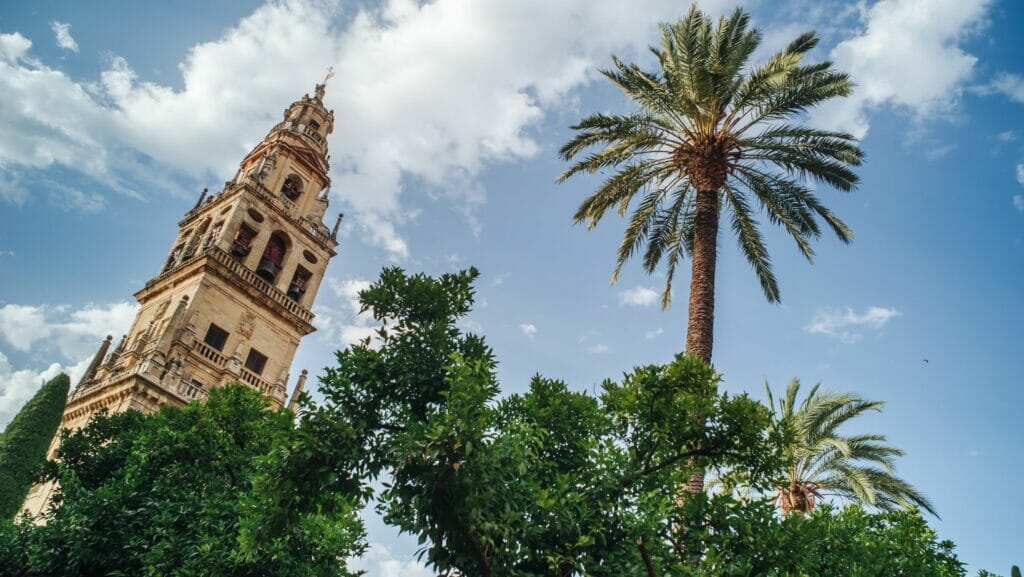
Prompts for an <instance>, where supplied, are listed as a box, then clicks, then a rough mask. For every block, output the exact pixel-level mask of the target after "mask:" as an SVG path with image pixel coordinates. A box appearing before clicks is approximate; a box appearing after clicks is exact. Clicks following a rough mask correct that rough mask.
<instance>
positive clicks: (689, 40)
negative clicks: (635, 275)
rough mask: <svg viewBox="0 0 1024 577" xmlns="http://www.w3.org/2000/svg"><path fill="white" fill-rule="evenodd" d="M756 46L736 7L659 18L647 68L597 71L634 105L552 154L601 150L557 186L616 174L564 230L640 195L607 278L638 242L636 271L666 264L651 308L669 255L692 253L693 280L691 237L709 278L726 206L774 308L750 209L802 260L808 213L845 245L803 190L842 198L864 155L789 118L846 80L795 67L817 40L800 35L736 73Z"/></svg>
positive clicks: (671, 263)
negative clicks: (825, 189)
mask: <svg viewBox="0 0 1024 577" xmlns="http://www.w3.org/2000/svg"><path fill="white" fill-rule="evenodd" d="M760 42H761V33H760V31H759V30H757V29H756V28H753V29H752V28H750V27H749V16H748V15H747V14H746V13H745V12H744V11H742V10H737V11H736V12H735V13H733V15H732V16H731V17H728V18H722V19H721V20H720V21H719V23H718V25H717V27H713V25H712V22H711V19H710V18H708V17H707V16H705V15H704V14H703V13H701V12H700V11H699V10H697V9H695V8H693V9H691V10H690V12H689V14H687V16H686V17H685V18H683V19H682V20H680V21H678V22H676V23H673V24H663V25H662V27H661V46H660V47H657V48H655V47H652V48H651V51H652V52H653V53H654V55H655V56H656V57H657V61H658V64H659V65H660V71H658V72H647V71H645V70H642V69H641V68H639V67H638V66H636V65H634V64H626V63H624V62H622V61H621V60H619V59H618V58H616V57H613V63H614V68H613V69H611V70H605V71H603V74H604V75H605V76H606V77H608V78H609V79H610V80H611V81H612V82H613V83H615V84H616V85H617V86H619V87H620V88H621V89H622V90H623V91H624V92H625V93H626V95H627V96H628V97H629V98H630V99H631V100H633V101H634V102H635V103H636V104H638V105H639V108H640V109H639V110H638V111H636V112H634V113H631V114H594V115H592V116H589V117H587V118H584V119H583V120H582V121H580V122H579V123H578V124H577V125H575V126H573V129H574V130H575V131H576V135H575V136H574V137H573V138H572V139H571V140H570V141H569V142H567V143H566V144H565V145H564V146H563V147H562V149H561V155H562V157H563V158H564V159H565V160H572V159H574V158H576V157H577V156H578V155H580V154H581V153H582V152H583V151H584V150H586V149H588V148H590V147H593V146H600V147H601V148H600V150H597V151H596V152H593V153H591V154H589V155H587V156H585V157H584V158H582V159H581V160H578V161H577V162H575V163H574V164H572V165H571V167H570V168H569V169H568V170H567V171H566V172H565V173H564V174H562V175H561V177H560V178H559V180H560V181H562V180H565V179H567V178H569V177H571V176H572V175H574V174H577V173H594V172H598V171H602V170H604V169H615V172H614V174H612V175H611V176H610V177H608V178H607V180H605V181H604V183H603V184H601V185H600V187H599V188H598V189H597V190H596V192H594V194H593V195H591V196H590V197H588V198H587V199H586V200H585V201H584V202H583V203H582V204H581V205H580V207H579V209H578V210H577V212H576V215H575V221H576V222H577V223H581V222H585V223H587V225H588V226H590V227H593V226H595V225H596V224H597V223H598V221H600V220H601V218H602V217H603V216H604V215H605V213H606V212H607V211H608V210H609V209H611V208H612V207H615V208H616V209H617V211H618V212H619V214H620V215H623V216H625V214H626V212H627V209H628V208H629V205H630V203H631V201H632V200H633V199H634V197H636V196H640V197H641V198H640V201H639V203H638V204H637V206H636V209H635V210H634V211H633V214H632V217H631V218H630V220H629V223H628V225H627V227H626V231H625V236H624V238H623V240H622V244H621V246H620V247H619V251H618V262H617V264H616V267H615V272H614V274H613V277H612V279H613V281H614V280H615V279H616V278H617V277H618V275H619V272H620V271H621V268H622V265H623V264H624V263H625V262H626V260H628V259H629V258H630V257H631V256H632V255H633V254H634V253H636V252H637V251H638V250H640V248H641V247H643V246H644V245H646V251H645V252H644V255H643V266H644V269H645V270H646V271H647V272H648V273H652V272H653V271H654V270H655V268H656V267H657V266H658V264H659V263H660V262H661V261H662V260H665V261H666V263H667V275H666V282H665V287H664V291H663V293H662V306H663V307H667V306H668V304H669V300H670V293H671V288H672V277H673V274H674V272H675V269H676V266H677V264H678V262H679V260H680V258H682V257H683V256H686V255H692V257H693V259H694V267H695V270H694V273H695V275H694V276H695V277H696V276H697V271H696V267H697V266H698V264H699V263H698V262H697V260H698V256H699V255H697V254H692V253H694V252H695V251H699V249H700V246H697V245H699V244H700V243H701V240H702V238H703V239H704V242H705V244H706V243H708V242H711V243H712V246H710V251H711V255H709V256H710V257H711V260H712V263H711V267H712V268H711V281H712V284H713V276H714V275H713V272H714V268H713V267H714V264H713V260H714V246H713V242H714V240H715V237H716V236H717V221H718V214H719V207H720V206H725V207H727V208H728V209H729V212H730V216H731V224H732V228H733V230H734V232H735V233H736V236H737V239H738V241H739V245H740V248H741V249H742V251H743V253H744V255H745V256H746V258H747V260H748V261H749V262H750V264H751V265H752V266H753V268H754V270H755V272H756V273H757V276H758V278H759V280H760V283H761V287H762V289H763V290H764V294H765V296H766V297H767V298H768V300H769V301H772V302H776V301H778V300H779V288H778V283H777V282H776V280H775V276H774V275H773V274H772V270H771V263H770V260H769V257H768V252H767V249H766V247H765V245H764V242H763V238H762V236H761V232H760V231H759V229H758V224H757V222H756V220H755V209H756V208H760V209H761V210H763V211H764V212H765V213H766V214H767V217H768V220H769V221H770V222H772V223H774V224H777V225H781V226H783V227H784V228H785V229H786V231H787V232H788V233H789V234H790V235H791V236H792V237H793V239H794V240H795V241H796V244H797V247H798V248H799V250H800V251H801V252H802V253H803V255H804V256H805V257H807V258H808V259H810V258H811V257H812V256H813V254H814V253H813V250H812V248H811V245H810V240H811V239H814V238H817V237H818V236H820V234H821V229H820V227H819V224H818V219H819V217H820V219H821V220H823V221H824V222H825V224H826V225H828V226H829V227H830V228H831V229H832V230H833V231H834V232H835V234H836V235H837V236H838V237H839V239H840V240H842V241H843V242H848V241H849V240H850V239H851V237H852V233H851V231H850V229H849V228H847V226H846V225H845V224H844V223H843V222H842V221H841V220H840V219H839V218H837V217H836V216H835V215H834V214H833V213H832V212H831V211H829V210H828V209H827V208H826V207H825V206H823V205H822V203H821V202H820V201H819V200H818V198H817V197H816V196H815V194H814V193H813V191H812V190H811V188H810V187H809V186H808V185H807V184H806V183H807V181H808V180H811V181H819V182H823V183H826V184H828V185H831V186H833V187H835V188H837V189H839V190H843V191H849V190H852V189H853V188H854V187H855V186H856V184H857V182H858V179H857V176H856V175H855V174H854V173H853V172H852V171H851V169H850V166H855V165H859V164H860V162H861V159H862V157H863V153H862V152H861V151H860V149H859V148H858V147H857V143H856V139H855V138H854V137H853V136H851V135H849V134H844V133H840V132H830V131H825V130H817V129H814V128H809V127H805V126H801V125H798V124H793V123H791V122H792V121H793V119H794V117H796V116H798V115H800V114H801V113H803V112H804V111H806V110H807V109H808V108H810V107H813V106H815V105H817V104H819V103H821V102H823V101H825V100H828V99H830V98H833V97H837V96H845V95H847V94H848V93H849V92H850V91H851V89H852V87H853V85H852V83H851V82H850V80H849V78H848V76H847V75H846V74H843V73H840V72H836V71H835V70H833V68H832V64H831V63H830V62H821V63H817V64H803V63H802V62H803V59H804V56H805V55H806V54H807V52H808V51H810V50H811V49H812V48H814V46H815V45H817V43H818V38H817V36H816V35H815V34H814V33H812V32H811V33H806V34H803V35H801V36H799V37H797V38H796V39H795V40H793V42H792V43H790V44H789V46H787V47H786V48H785V49H784V50H782V51H781V52H779V53H777V54H775V55H774V56H772V57H771V58H769V59H768V60H767V61H766V62H764V63H763V64H761V65H759V66H757V67H754V68H749V67H748V65H747V64H748V61H749V60H750V58H751V55H752V54H753V53H754V51H755V50H756V48H757V47H758V45H759V44H760ZM702 213H707V214H702ZM712 220H713V222H711V221H712ZM702 226H703V228H704V229H705V230H703V231H702V230H700V229H701V227H702ZM702 233H703V234H702ZM709 238H710V240H708V239H709ZM704 276H706V275H704ZM691 292H692V291H691ZM691 299H692V295H691ZM691 302H692V300H691Z"/></svg>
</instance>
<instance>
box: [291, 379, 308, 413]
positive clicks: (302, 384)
mask: <svg viewBox="0 0 1024 577" xmlns="http://www.w3.org/2000/svg"><path fill="white" fill-rule="evenodd" d="M308 373H309V371H307V370H306V369H302V373H300V374H299V381H298V382H297V383H295V390H293V391H292V398H291V399H290V400H289V401H288V408H289V409H291V410H293V411H294V410H296V409H297V408H298V404H299V395H301V394H302V391H303V390H304V389H305V388H306V376H307V375H308Z"/></svg>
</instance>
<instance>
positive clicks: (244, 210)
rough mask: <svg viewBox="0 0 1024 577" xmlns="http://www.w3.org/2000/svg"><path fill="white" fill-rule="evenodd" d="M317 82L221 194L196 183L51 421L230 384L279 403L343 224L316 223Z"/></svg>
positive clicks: (329, 114)
mask: <svg viewBox="0 0 1024 577" xmlns="http://www.w3.org/2000/svg"><path fill="white" fill-rule="evenodd" d="M325 82H326V81H325ZM324 88H325V85H324V84H318V85H317V86H316V90H315V91H314V95H313V96H312V97H310V96H309V95H308V94H307V95H305V96H303V97H302V98H301V99H300V100H298V101H296V102H294V103H292V105H291V106H289V107H288V108H287V109H286V110H285V111H284V119H283V120H282V121H281V122H279V123H278V124H277V125H276V126H274V127H273V128H272V129H271V130H270V133H269V134H267V136H266V138H264V139H263V141H261V142H260V143H259V144H258V145H256V147H255V148H254V149H253V150H252V151H251V152H250V153H249V154H248V155H247V156H246V157H245V158H244V159H243V160H242V163H241V165H240V167H239V170H238V172H237V174H236V175H235V177H234V179H233V180H231V181H228V182H227V183H225V186H224V188H223V190H222V191H221V192H219V193H216V194H212V195H208V194H207V191H206V190H204V191H203V193H202V195H201V196H200V197H199V201H198V202H197V203H196V205H195V206H194V207H193V208H192V209H191V210H189V211H188V212H186V213H185V216H184V218H182V219H181V221H180V222H179V223H178V233H177V236H176V237H175V239H174V242H173V243H172V245H171V249H170V251H169V253H168V255H167V257H166V258H165V259H164V260H163V261H162V264H161V266H160V269H159V272H158V273H157V275H156V276H155V277H154V278H153V279H152V280H150V281H149V282H147V283H146V285H145V286H144V287H143V288H142V290H140V291H138V292H137V293H135V298H136V299H138V301H139V304H140V305H141V306H140V308H139V312H138V313H137V315H136V317H135V320H134V321H133V323H132V325H131V328H130V329H129V330H128V333H127V334H126V335H124V336H123V337H122V338H121V339H120V341H119V342H118V344H117V345H116V346H115V347H114V348H113V350H112V351H111V350H109V349H110V346H111V345H112V338H111V337H107V340H106V341H104V342H103V344H102V345H101V346H100V349H99V351H98V352H97V353H96V356H95V358H94V359H93V361H92V363H91V364H90V366H89V368H88V369H87V370H86V372H85V374H84V375H83V376H82V379H81V381H80V382H79V383H78V384H77V386H76V387H75V388H74V390H73V391H72V394H71V397H70V399H69V401H68V404H67V406H66V408H65V411H64V416H63V418H62V420H61V424H60V428H62V429H64V428H71V429H74V428H78V427H81V426H84V425H85V424H86V423H87V422H88V420H89V417H90V416H91V415H92V414H93V413H95V412H96V411H98V410H100V409H103V408H106V409H108V410H109V411H111V412H120V411H125V410H128V409H137V410H140V411H143V412H153V411H156V410H157V409H159V407H161V406H162V405H165V404H171V405H175V406H183V405H185V404H186V403H188V402H190V401H193V400H197V399H198V400H202V399H205V398H206V397H207V395H208V394H209V391H210V389H211V388H213V387H219V386H223V385H225V384H227V383H232V382H238V383H243V384H246V385H249V386H251V387H253V388H254V389H256V390H259V391H260V392H261V393H263V394H264V395H265V396H266V397H267V398H268V399H270V401H271V402H272V403H273V404H274V405H277V406H282V405H283V404H284V403H285V400H286V399H285V397H286V388H287V386H288V380H289V370H290V367H291V363H292V358H293V357H294V355H295V350H296V348H297V347H298V345H299V341H300V339H302V337H303V336H305V335H307V334H309V333H311V332H313V331H314V330H316V329H315V328H314V327H313V324H312V322H313V313H312V312H311V311H310V309H311V307H312V304H313V300H314V298H315V297H316V293H317V290H318V289H319V287H320V283H321V281H322V280H323V276H324V272H325V269H326V268H327V263H328V262H329V261H330V259H331V258H332V257H334V256H335V254H336V253H335V248H336V247H337V244H338V243H337V240H336V239H337V233H338V227H339V225H340V224H341V215H340V214H339V216H338V220H337V221H336V222H335V223H334V227H333V229H329V228H328V227H327V226H325V225H324V223H323V218H324V214H325V212H326V211H327V204H328V196H329V194H328V193H329V187H330V178H329V177H328V170H329V164H328V155H327V136H328V135H329V134H331V132H332V131H333V129H334V113H333V111H329V110H327V109H326V108H325V107H324V103H323V97H324ZM305 377H306V372H305V371H303V372H302V374H301V375H300V376H299V378H298V382H297V383H296V386H295V390H294V393H293V395H292V398H293V400H294V398H295V396H296V395H297V394H298V393H299V392H301V390H302V387H303V385H304V382H305ZM56 442H57V441H56V439H55V440H54V444H53V445H52V446H51V455H52V452H53V451H54V450H55V449H56ZM51 491H52V487H48V486H45V485H44V486H37V487H36V488H35V489H33V491H32V493H31V494H30V495H29V497H28V499H27V500H26V503H25V506H26V508H27V509H29V511H30V512H31V513H33V514H37V513H39V512H40V511H41V510H42V508H43V507H44V506H45V505H46V503H47V502H48V501H49V496H50V493H51Z"/></svg>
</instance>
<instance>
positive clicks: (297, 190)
mask: <svg viewBox="0 0 1024 577" xmlns="http://www.w3.org/2000/svg"><path fill="white" fill-rule="evenodd" d="M281 194H283V195H284V196H285V198H287V199H288V200H292V201H294V200H297V199H298V198H299V195H301V194H302V179H301V178H299V177H298V176H295V175H294V174H289V175H288V177H287V178H285V179H284V184H282V185H281Z"/></svg>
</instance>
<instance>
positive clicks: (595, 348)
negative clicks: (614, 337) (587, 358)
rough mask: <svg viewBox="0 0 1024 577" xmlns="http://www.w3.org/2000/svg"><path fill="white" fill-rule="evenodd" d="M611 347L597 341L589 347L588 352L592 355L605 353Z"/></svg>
mask: <svg viewBox="0 0 1024 577" xmlns="http://www.w3.org/2000/svg"><path fill="white" fill-rule="evenodd" d="M610 350H611V349H610V348H609V347H608V345H606V344H604V343H596V344H593V345H590V346H589V347H587V352H588V353H590V354H592V355H603V354H604V353H607V352H608V351H610Z"/></svg>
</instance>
